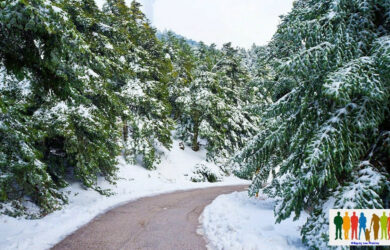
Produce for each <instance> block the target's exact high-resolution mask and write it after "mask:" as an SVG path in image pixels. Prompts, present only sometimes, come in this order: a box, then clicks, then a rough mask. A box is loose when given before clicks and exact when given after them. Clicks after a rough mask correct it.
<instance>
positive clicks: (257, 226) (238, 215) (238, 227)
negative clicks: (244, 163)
mask: <svg viewBox="0 0 390 250" xmlns="http://www.w3.org/2000/svg"><path fill="white" fill-rule="evenodd" d="M274 205H275V201H274V200H273V199H270V198H266V197H265V196H262V195H260V198H249V197H248V194H247V192H235V193H232V194H227V195H221V196H219V197H217V198H216V199H215V200H214V201H213V202H212V203H211V204H210V205H209V206H207V207H206V208H205V210H204V212H203V215H202V217H201V218H200V222H201V223H202V228H201V230H200V231H201V232H202V233H203V234H204V236H205V237H206V238H207V239H208V241H209V242H208V248H209V249H234V250H240V249H242V250H244V249H252V250H260V249H261V250H267V249H272V250H283V249H291V250H293V249H306V248H305V247H304V246H303V245H302V243H301V238H300V234H299V232H300V227H301V226H302V225H303V224H304V223H305V222H306V218H307V214H306V213H305V214H302V215H301V217H300V218H299V220H297V221H293V220H292V219H291V218H290V219H288V220H284V221H282V222H281V223H280V224H275V217H274V211H273V208H274Z"/></svg>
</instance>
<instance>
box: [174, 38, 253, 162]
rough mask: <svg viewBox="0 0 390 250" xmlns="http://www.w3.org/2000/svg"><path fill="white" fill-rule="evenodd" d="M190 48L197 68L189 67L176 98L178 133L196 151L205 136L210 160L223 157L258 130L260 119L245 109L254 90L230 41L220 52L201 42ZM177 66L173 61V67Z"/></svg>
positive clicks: (185, 70) (231, 152) (240, 145)
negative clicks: (182, 86) (187, 76)
mask: <svg viewBox="0 0 390 250" xmlns="http://www.w3.org/2000/svg"><path fill="white" fill-rule="evenodd" d="M190 51H192V54H193V56H192V57H191V58H195V67H193V68H190V74H189V75H190V77H191V78H184V79H185V80H186V81H184V82H185V83H186V85H184V88H182V90H181V91H180V92H179V97H178V98H177V99H176V103H177V105H176V106H177V107H180V108H181V109H180V111H179V112H178V113H179V114H180V116H179V121H178V123H179V124H178V129H177V131H178V133H177V135H178V136H179V137H180V138H182V139H183V140H185V141H186V142H188V143H190V144H191V146H192V148H193V150H195V151H197V150H199V139H205V141H206V142H207V144H206V148H207V151H208V153H207V156H208V159H209V160H220V159H222V158H226V157H229V156H231V155H232V154H233V153H234V152H235V151H236V150H238V148H240V147H242V145H243V143H244V142H245V140H246V138H247V136H250V135H251V134H252V135H253V134H254V133H255V131H256V126H255V125H256V122H257V120H256V118H255V116H254V115H253V114H251V113H250V112H248V111H247V110H246V107H247V105H248V104H249V100H250V99H251V100H252V97H253V96H254V95H255V92H254V91H248V90H250V89H251V88H249V87H248V82H249V79H248V76H247V71H246V70H245V69H244V68H243V65H242V61H241V58H240V57H239V56H238V55H236V52H237V50H235V49H233V48H232V47H231V45H230V44H227V45H225V46H224V48H223V49H222V50H221V51H219V50H217V49H216V48H215V46H210V47H209V46H206V45H205V44H203V43H199V46H197V47H196V48H193V49H192V50H188V49H187V50H186V54H188V53H189V52H190ZM176 54H178V53H176ZM179 57H180V54H179ZM176 58H177V56H176V57H175V56H173V57H172V59H173V60H174V61H175V60H178V59H176ZM190 62H191V61H190ZM177 65H178V64H176V63H175V62H174V67H177ZM191 65H192V64H190V66H191ZM179 66H180V65H179ZM187 71H188V69H183V70H181V72H187ZM179 72H180V70H179ZM187 75H188V74H187Z"/></svg>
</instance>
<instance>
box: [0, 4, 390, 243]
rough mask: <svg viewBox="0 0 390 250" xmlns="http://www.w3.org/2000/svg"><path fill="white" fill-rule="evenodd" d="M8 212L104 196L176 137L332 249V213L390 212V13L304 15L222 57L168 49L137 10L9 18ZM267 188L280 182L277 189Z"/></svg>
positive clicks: (380, 8)
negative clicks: (72, 189)
mask: <svg viewBox="0 0 390 250" xmlns="http://www.w3.org/2000/svg"><path fill="white" fill-rule="evenodd" d="M0 96H1V99H0V110H1V112H0V202H5V203H8V202H12V203H13V206H14V207H15V208H16V210H17V208H18V206H21V203H20V201H21V200H22V199H25V198H26V197H28V199H31V200H32V201H33V202H34V203H35V204H37V205H38V206H39V207H40V209H41V213H42V215H45V214H47V213H50V212H52V211H54V210H56V209H60V208H61V207H62V206H63V205H64V204H65V203H66V202H67V197H66V194H65V193H63V192H62V191H61V189H62V188H64V187H66V186H67V185H69V183H71V182H74V181H78V182H81V183H82V184H83V185H84V186H85V187H86V188H92V189H94V190H96V191H98V192H100V193H102V194H103V195H109V194H110V192H109V190H103V189H101V188H100V187H99V186H98V185H97V180H98V178H99V177H104V178H105V179H106V180H108V181H110V182H112V183H115V180H116V179H117V178H118V177H120V176H117V157H118V156H120V155H122V156H123V157H125V158H126V160H127V161H128V162H130V163H136V162H137V161H141V162H142V165H143V166H144V167H145V168H147V169H150V170H152V169H154V168H155V166H156V165H157V164H158V162H159V158H160V152H159V150H158V147H160V146H163V147H165V148H167V149H170V148H171V146H172V139H173V138H177V139H179V140H182V141H183V142H185V143H186V144H187V145H189V146H190V147H191V148H192V149H193V150H194V151H198V150H199V148H200V147H205V148H206V149H207V152H208V153H207V158H208V160H209V161H214V162H216V163H218V164H220V165H221V166H224V168H225V169H226V170H227V171H229V170H232V171H233V172H234V173H235V174H236V175H237V176H240V177H242V178H247V179H251V180H253V182H252V185H251V187H250V190H249V195H251V196H254V195H256V193H258V192H259V190H260V189H263V188H264V187H265V188H264V192H265V193H267V194H268V195H269V196H270V197H276V198H277V199H278V203H277V206H276V208H275V214H276V215H277V221H278V222H280V221H282V220H284V219H286V218H288V217H290V216H291V215H292V214H293V213H294V214H295V217H296V218H298V217H299V216H300V214H301V212H302V211H307V212H309V214H310V218H309V219H308V221H307V223H306V224H305V225H304V227H303V228H302V231H301V234H302V236H303V241H304V242H305V243H306V244H307V245H309V246H312V247H314V248H322V247H326V244H327V240H328V238H327V237H328V217H327V212H328V209H330V208H384V207H387V208H388V207H389V202H390V197H389V195H388V194H389V192H390V176H389V174H390V166H389V164H390V114H389V107H390V98H389V97H390V2H389V1H386V0H365V1H361V0H337V1H336V0H298V1H295V2H294V7H293V9H292V11H291V12H290V13H289V14H288V15H286V16H283V17H282V20H281V24H280V25H279V26H278V29H277V32H276V33H275V35H274V36H273V38H272V40H271V42H270V43H269V44H268V45H266V46H261V47H259V46H253V47H252V48H251V49H249V50H244V49H240V48H235V47H233V46H232V45H231V44H230V43H228V44H225V45H224V46H222V47H221V48H218V47H217V46H215V45H206V44H204V43H202V42H199V43H197V42H193V41H188V40H186V39H185V38H183V37H181V36H178V35H176V34H174V33H173V32H165V33H159V34H157V31H156V30H155V29H154V28H153V27H152V26H151V24H150V23H149V21H148V20H147V18H146V17H145V15H144V14H143V13H142V12H141V10H140V4H139V3H137V2H136V1H133V2H132V3H131V5H130V6H127V5H126V4H125V1H124V0H107V2H106V4H105V5H104V6H103V9H102V10H100V9H99V8H98V7H97V6H96V4H95V2H94V0H45V1H44V0H3V1H1V3H0ZM269 180H271V183H269Z"/></svg>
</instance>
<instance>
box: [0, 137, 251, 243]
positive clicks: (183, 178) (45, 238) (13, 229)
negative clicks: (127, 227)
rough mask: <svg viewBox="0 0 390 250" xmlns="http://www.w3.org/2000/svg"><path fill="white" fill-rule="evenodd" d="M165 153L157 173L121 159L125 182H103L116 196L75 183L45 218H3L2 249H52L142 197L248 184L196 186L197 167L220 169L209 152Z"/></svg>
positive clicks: (0, 223)
mask: <svg viewBox="0 0 390 250" xmlns="http://www.w3.org/2000/svg"><path fill="white" fill-rule="evenodd" d="M163 151H164V153H165V154H164V155H163V156H162V161H161V163H160V164H159V166H158V167H157V169H156V170H154V171H148V170H146V169H144V168H142V167H140V166H136V165H129V164H126V163H125V161H124V160H123V159H122V157H120V158H119V169H120V170H119V173H118V176H119V177H120V178H121V179H120V180H118V181H117V185H116V186H113V185H109V184H108V183H107V182H106V181H104V180H100V183H99V184H100V186H101V187H102V188H110V189H111V190H112V191H114V192H115V193H116V194H115V195H113V196H110V197H106V196H102V195H100V194H98V193H97V192H96V191H93V190H85V189H84V188H83V187H82V186H81V185H80V184H79V183H75V184H73V185H71V186H69V187H67V188H66V189H65V190H64V191H65V192H69V204H68V205H66V206H65V207H64V208H63V209H62V210H59V211H55V212H53V213H51V214H49V215H47V216H46V217H44V218H42V219H38V220H26V219H23V218H12V217H9V216H5V215H0V249H2V250H7V249H34V250H39V249H47V248H50V247H51V246H53V245H54V244H56V243H57V242H59V241H60V240H61V239H63V238H64V237H65V236H66V235H69V234H71V233H72V232H74V231H75V230H76V229H78V228H79V227H81V226H82V225H84V224H86V223H88V222H89V221H90V220H92V219H93V218H94V217H95V216H97V215H99V214H101V213H103V212H105V211H107V210H109V209H110V208H113V207H116V206H118V205H120V204H123V203H125V202H128V201H131V200H134V199H137V198H140V197H145V196H151V195H156V194H159V193H165V192H170V191H175V190H185V189H191V188H203V187H210V186H218V185H235V184H247V183H248V182H246V181H243V180H240V179H238V178H236V177H225V178H224V180H223V182H220V183H193V182H191V181H190V177H191V173H192V171H193V169H194V166H195V165H196V164H198V163H203V164H205V165H207V166H209V167H210V168H211V169H214V170H215V169H217V167H216V166H215V165H214V164H212V163H207V162H205V158H206V156H205V155H206V152H205V150H201V151H200V152H196V153H195V152H193V151H192V150H191V148H190V147H186V148H185V150H181V149H180V148H179V142H178V141H174V144H173V148H172V149H171V151H168V150H163Z"/></svg>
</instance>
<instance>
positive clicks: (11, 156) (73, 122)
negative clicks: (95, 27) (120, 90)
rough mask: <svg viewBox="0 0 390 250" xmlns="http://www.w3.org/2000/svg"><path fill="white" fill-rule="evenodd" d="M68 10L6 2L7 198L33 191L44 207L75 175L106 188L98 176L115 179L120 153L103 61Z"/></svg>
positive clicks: (61, 5)
mask: <svg viewBox="0 0 390 250" xmlns="http://www.w3.org/2000/svg"><path fill="white" fill-rule="evenodd" d="M65 9H66V3H65V2H64V1H54V0H53V1H40V0H34V1H28V2H26V1H14V0H7V1H3V2H2V3H1V8H0V19H1V22H0V39H1V42H0V45H1V46H0V61H1V65H2V75H3V78H4V79H7V80H5V81H4V82H2V85H4V88H2V90H1V91H2V92H3V91H5V92H3V93H2V96H3V95H4V96H8V97H9V98H7V99H5V100H7V101H2V104H3V105H2V106H3V107H2V111H3V110H4V111H3V113H2V115H1V123H2V124H4V125H5V126H2V129H4V130H3V131H2V136H1V148H2V150H1V151H2V157H1V165H0V171H1V175H0V176H1V177H0V179H1V180H0V183H2V184H1V186H2V188H3V187H4V189H2V192H1V193H2V200H5V201H7V200H13V199H18V198H22V197H23V196H25V195H27V196H29V197H31V199H32V200H33V201H34V202H36V203H37V204H38V205H39V206H40V207H41V208H42V212H43V213H46V212H49V211H52V210H53V209H56V208H58V207H59V205H60V204H61V203H62V202H63V201H64V197H63V196H62V195H60V194H59V193H58V192H57V191H56V190H55V189H57V188H59V187H63V186H64V185H66V182H65V180H66V179H67V177H69V174H71V176H75V177H76V178H77V179H79V180H81V181H82V182H83V184H84V185H86V186H88V187H94V188H95V189H96V190H99V191H100V189H99V188H98V187H97V186H96V180H97V178H98V176H101V175H103V176H105V177H106V178H107V179H108V180H111V177H112V176H114V173H115V170H116V161H115V156H116V155H117V154H118V146H117V144H116V141H117V140H118V133H116V131H117V130H116V127H115V120H112V119H111V118H112V117H111V115H110V111H111V109H110V107H107V106H106V105H105V104H106V100H107V99H111V97H110V96H108V95H110V91H107V89H105V88H104V86H105V85H104V79H103V80H99V79H100V78H99V75H98V74H97V73H96V72H94V71H93V70H91V67H92V65H99V61H97V60H96V57H95V55H94V54H93V53H92V51H91V50H90V49H89V45H88V43H87V42H86V41H85V39H84V38H85V37H84V36H83V35H82V34H80V33H79V32H78V31H77V29H76V26H75V23H73V22H72V21H71V20H70V18H69V15H68V13H67V12H66V11H64V10H65ZM18 85H19V86H18ZM20 91H22V92H23V93H25V94H20V95H18V93H19V92H20ZM11 128H15V129H11ZM3 149H4V150H3ZM5 149H6V150H5ZM3 183H7V184H6V185H3Z"/></svg>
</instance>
